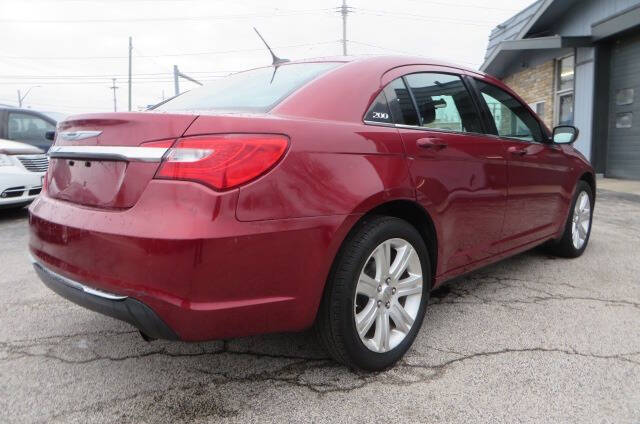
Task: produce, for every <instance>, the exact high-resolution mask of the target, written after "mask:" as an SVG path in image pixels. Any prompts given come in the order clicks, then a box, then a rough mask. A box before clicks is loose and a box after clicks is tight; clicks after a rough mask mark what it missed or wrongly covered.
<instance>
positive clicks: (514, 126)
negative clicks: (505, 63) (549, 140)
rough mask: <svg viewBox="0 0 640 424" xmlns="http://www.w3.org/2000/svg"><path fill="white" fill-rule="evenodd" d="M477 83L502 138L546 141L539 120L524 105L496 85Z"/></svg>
mask: <svg viewBox="0 0 640 424" xmlns="http://www.w3.org/2000/svg"><path fill="white" fill-rule="evenodd" d="M476 83H477V85H478V89H479V90H480V93H481V94H482V97H483V98H484V101H485V102H486V103H487V106H488V108H489V112H490V113H491V115H492V116H493V120H494V122H495V123H496V128H497V130H498V135H499V136H500V137H509V138H517V139H520V140H523V141H537V142H542V141H543V140H544V137H543V135H542V130H541V128H540V124H539V123H538V120H537V119H536V118H534V117H533V115H531V113H529V111H528V110H527V109H526V108H525V107H524V106H523V105H522V103H520V102H519V101H518V100H516V99H515V98H514V97H513V96H511V95H510V94H508V93H507V92H506V91H504V90H502V89H500V88H498V87H496V86H494V85H490V84H486V83H484V82H482V81H476Z"/></svg>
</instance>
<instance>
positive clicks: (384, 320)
mask: <svg viewBox="0 0 640 424" xmlns="http://www.w3.org/2000/svg"><path fill="white" fill-rule="evenodd" d="M390 327H391V326H390V325H389V314H388V313H387V312H386V309H384V308H382V309H380V313H379V314H378V316H377V317H376V333H375V335H374V339H375V341H376V344H377V346H378V351H379V352H386V351H387V350H389V337H390V335H391V328H390Z"/></svg>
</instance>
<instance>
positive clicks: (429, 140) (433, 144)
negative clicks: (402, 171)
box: [416, 137, 447, 150]
mask: <svg viewBox="0 0 640 424" xmlns="http://www.w3.org/2000/svg"><path fill="white" fill-rule="evenodd" d="M416 145H417V146H418V147H420V148H421V149H434V150H442V149H444V148H445V147H447V143H445V142H444V141H443V140H442V139H440V138H434V137H425V138H420V139H418V140H417V141H416Z"/></svg>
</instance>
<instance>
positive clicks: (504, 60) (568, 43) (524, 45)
mask: <svg viewBox="0 0 640 424" xmlns="http://www.w3.org/2000/svg"><path fill="white" fill-rule="evenodd" d="M592 42H593V41H592V38H591V37H562V36H560V35H553V36H550V37H538V38H524V39H521V40H505V41H502V42H500V44H498V46H497V47H496V48H495V50H494V51H493V52H492V53H491V56H490V57H488V58H487V60H486V61H485V62H484V64H483V65H482V67H481V68H480V70H481V71H483V72H486V73H488V74H492V75H496V76H498V77H500V76H502V73H503V72H504V71H505V69H506V68H507V67H508V66H509V65H510V64H511V63H512V61H513V60H514V59H515V58H516V57H517V56H518V55H519V53H520V52H521V51H523V50H553V49H566V48H574V47H587V46H590V45H592Z"/></svg>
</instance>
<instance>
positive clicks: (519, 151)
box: [508, 146, 527, 156]
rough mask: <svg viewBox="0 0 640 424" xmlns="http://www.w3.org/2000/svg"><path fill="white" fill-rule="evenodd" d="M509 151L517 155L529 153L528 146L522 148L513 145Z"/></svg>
mask: <svg viewBox="0 0 640 424" xmlns="http://www.w3.org/2000/svg"><path fill="white" fill-rule="evenodd" d="M508 151H509V153H511V154H512V155H515V156H524V155H526V154H527V149H526V148H524V149H523V148H520V147H516V146H511V147H509V149H508Z"/></svg>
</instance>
